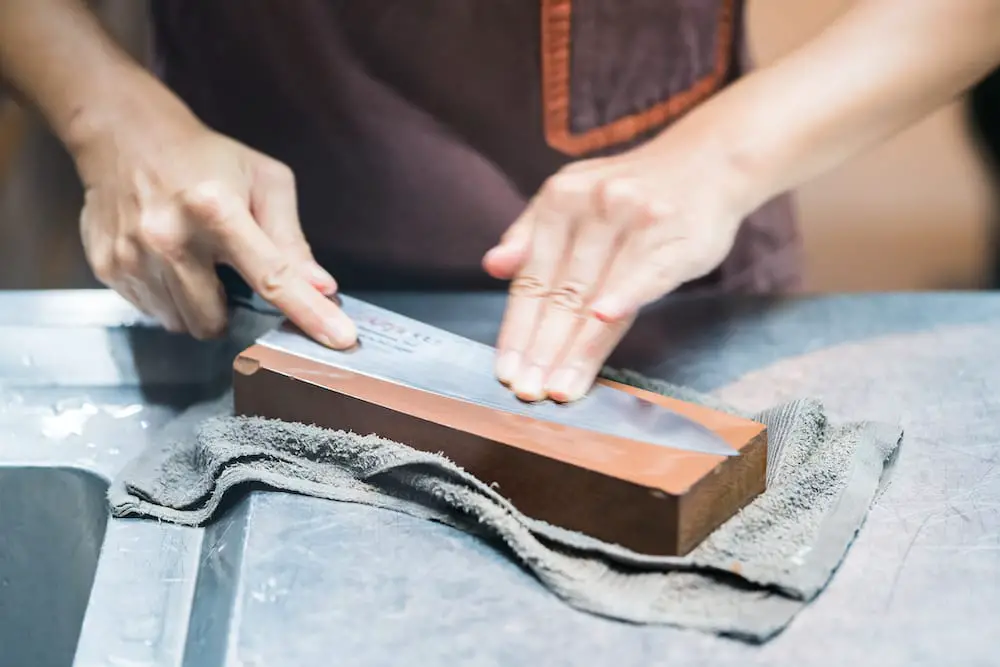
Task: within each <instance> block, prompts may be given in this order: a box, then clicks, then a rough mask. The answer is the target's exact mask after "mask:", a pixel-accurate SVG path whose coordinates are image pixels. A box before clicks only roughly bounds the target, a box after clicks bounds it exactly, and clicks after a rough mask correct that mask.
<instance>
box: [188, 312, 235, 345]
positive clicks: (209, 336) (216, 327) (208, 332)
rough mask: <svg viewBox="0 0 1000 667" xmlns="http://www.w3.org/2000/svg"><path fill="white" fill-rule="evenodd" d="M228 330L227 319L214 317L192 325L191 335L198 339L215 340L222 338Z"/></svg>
mask: <svg viewBox="0 0 1000 667" xmlns="http://www.w3.org/2000/svg"><path fill="white" fill-rule="evenodd" d="M225 331H226V320H225V319H224V318H221V317H212V318H207V319H204V320H200V321H199V322H197V323H196V324H195V326H194V327H192V330H191V335H192V337H194V338H195V339H197V340H215V339H217V338H220V337H221V336H222V334H224V333H225Z"/></svg>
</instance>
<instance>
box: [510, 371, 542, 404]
mask: <svg viewBox="0 0 1000 667" xmlns="http://www.w3.org/2000/svg"><path fill="white" fill-rule="evenodd" d="M544 382H545V373H544V371H542V369H541V368H540V367H538V366H531V367H530V368H528V370H527V371H526V372H525V373H524V374H523V375H522V376H519V377H518V378H517V383H516V387H515V393H516V394H517V397H518V398H520V399H522V400H525V401H540V400H542V399H543V398H545V387H544V386H543V384H544Z"/></svg>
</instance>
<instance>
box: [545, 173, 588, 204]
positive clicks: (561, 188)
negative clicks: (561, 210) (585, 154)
mask: <svg viewBox="0 0 1000 667" xmlns="http://www.w3.org/2000/svg"><path fill="white" fill-rule="evenodd" d="M545 193H546V195H547V196H548V198H549V199H550V200H551V201H552V202H553V204H556V205H560V204H562V203H564V202H568V201H575V200H577V199H579V198H580V197H583V196H586V193H587V183H586V180H585V179H584V178H583V177H581V176H580V175H578V174H573V173H566V172H560V173H557V174H555V175H553V176H550V177H549V179H548V180H547V181H546V182H545Z"/></svg>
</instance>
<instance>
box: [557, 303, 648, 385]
mask: <svg viewBox="0 0 1000 667" xmlns="http://www.w3.org/2000/svg"><path fill="white" fill-rule="evenodd" d="M633 321H634V318H631V317H630V318H626V319H622V320H618V321H616V322H602V321H601V320H598V319H596V318H593V317H590V318H587V319H585V320H584V322H583V324H582V326H581V327H580V330H579V332H578V333H577V335H576V336H575V337H574V338H573V340H572V342H571V343H570V345H569V348H568V349H567V350H566V353H565V355H564V357H563V359H562V363H561V365H560V366H559V368H558V369H557V370H556V371H555V372H553V373H552V375H551V376H550V379H549V381H548V384H547V386H546V388H545V391H546V393H547V394H548V395H549V397H551V398H552V400H554V401H559V402H569V401H576V400H579V399H580V398H583V396H584V395H585V394H586V393H587V391H589V390H590V387H591V386H592V385H593V383H594V380H595V379H596V378H597V376H598V374H599V373H600V372H601V369H602V368H603V367H604V364H605V362H606V361H607V359H608V357H609V356H611V353H612V352H613V351H614V349H615V348H616V347H617V346H618V343H620V342H621V339H622V338H623V337H624V336H625V334H626V333H627V332H628V330H629V328H630V327H631V326H632V322H633Z"/></svg>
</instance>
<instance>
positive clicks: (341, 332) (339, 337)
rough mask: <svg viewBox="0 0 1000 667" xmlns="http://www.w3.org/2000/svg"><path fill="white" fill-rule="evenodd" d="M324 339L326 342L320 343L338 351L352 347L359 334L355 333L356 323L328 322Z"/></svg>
mask: <svg viewBox="0 0 1000 667" xmlns="http://www.w3.org/2000/svg"><path fill="white" fill-rule="evenodd" d="M323 337H324V338H325V339H326V341H325V342H324V341H320V342H322V343H323V344H324V345H326V346H327V347H333V348H336V349H344V348H348V347H351V346H352V345H354V343H355V342H356V341H357V334H356V333H355V331H354V323H353V322H350V321H347V322H343V321H341V320H339V319H334V320H331V321H329V322H327V325H326V331H325V332H324V333H323Z"/></svg>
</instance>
